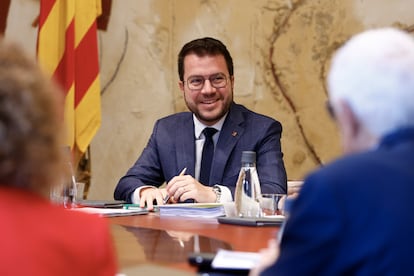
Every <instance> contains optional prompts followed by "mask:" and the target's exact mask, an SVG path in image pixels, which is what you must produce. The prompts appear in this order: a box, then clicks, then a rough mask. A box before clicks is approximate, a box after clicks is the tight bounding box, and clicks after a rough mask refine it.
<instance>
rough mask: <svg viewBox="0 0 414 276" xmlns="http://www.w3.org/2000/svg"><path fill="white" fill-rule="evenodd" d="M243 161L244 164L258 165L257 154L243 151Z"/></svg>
mask: <svg viewBox="0 0 414 276" xmlns="http://www.w3.org/2000/svg"><path fill="white" fill-rule="evenodd" d="M241 161H242V163H256V152H254V151H243V152H242V158H241Z"/></svg>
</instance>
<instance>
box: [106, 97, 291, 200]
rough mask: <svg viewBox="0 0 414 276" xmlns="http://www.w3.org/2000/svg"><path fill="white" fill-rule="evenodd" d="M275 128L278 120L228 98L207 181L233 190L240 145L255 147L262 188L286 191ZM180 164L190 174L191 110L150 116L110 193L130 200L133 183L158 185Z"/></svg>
mask: <svg viewBox="0 0 414 276" xmlns="http://www.w3.org/2000/svg"><path fill="white" fill-rule="evenodd" d="M281 133H282V126H281V124H280V123H279V122H278V121H276V120H274V119H272V118H269V117H266V116H263V115H260V114H257V113H254V112H252V111H250V110H248V109H246V108H245V107H244V106H241V105H238V104H234V103H233V104H232V105H231V107H230V111H229V114H228V116H227V118H226V120H225V122H224V124H223V127H222V129H221V132H220V136H219V139H218V141H217V145H216V148H215V152H214V158H213V164H212V167H211V175H210V183H209V185H214V184H220V185H225V186H227V187H229V188H230V190H231V191H232V194H233V196H234V189H235V186H236V182H237V177H238V174H239V170H240V166H241V155H242V151H255V152H256V156H257V157H256V159H257V163H256V165H257V170H258V174H259V179H260V182H261V188H262V192H265V193H286V171H285V167H284V163H283V154H282V151H281V145H280V137H281ZM185 167H186V168H187V172H186V174H190V175H192V176H194V171H195V134H194V123H193V115H192V113H191V112H182V113H178V114H174V115H171V116H168V117H165V118H163V119H160V120H158V121H157V122H156V124H155V126H154V130H153V133H152V135H151V138H150V140H149V142H148V145H147V146H146V148H145V149H144V150H143V152H142V154H141V156H140V157H139V159H138V160H137V161H136V162H135V164H134V166H133V167H132V168H130V169H129V170H128V172H127V173H126V175H125V176H124V177H122V178H121V179H120V181H119V183H118V185H117V187H116V188H115V192H114V197H115V199H122V200H127V201H130V200H131V195H132V193H133V192H134V190H135V189H136V188H138V187H140V186H143V185H153V186H157V187H159V186H161V185H162V184H163V183H164V182H165V181H167V182H168V181H169V180H170V179H171V178H173V177H174V176H176V175H177V174H178V173H179V172H180V171H181V170H182V169H183V168H185Z"/></svg>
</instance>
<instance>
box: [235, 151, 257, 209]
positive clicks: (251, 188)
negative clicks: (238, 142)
mask: <svg viewBox="0 0 414 276" xmlns="http://www.w3.org/2000/svg"><path fill="white" fill-rule="evenodd" d="M260 195H261V191H260V182H259V176H258V174H257V170H256V152H254V151H243V152H242V158H241V169H240V173H239V178H238V180H237V184H236V191H235V207H236V214H237V215H238V216H240V217H260V215H261V212H260V206H259V201H258V198H259V196H260Z"/></svg>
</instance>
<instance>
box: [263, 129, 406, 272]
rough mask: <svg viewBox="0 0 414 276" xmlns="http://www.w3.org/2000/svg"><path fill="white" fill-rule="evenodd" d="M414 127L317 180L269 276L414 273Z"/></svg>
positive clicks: (299, 203) (308, 184)
mask: <svg viewBox="0 0 414 276" xmlns="http://www.w3.org/2000/svg"><path fill="white" fill-rule="evenodd" d="M413 197H414V129H405V130H401V131H398V132H395V133H393V134H391V135H389V136H387V137H385V139H383V140H382V142H381V144H380V146H379V147H378V148H377V149H374V150H371V151H367V152H365V153H361V154H356V155H351V156H347V157H344V158H342V159H340V160H338V161H336V162H334V163H332V164H331V165H328V166H326V167H325V168H322V169H321V170H320V171H318V172H316V173H313V174H312V175H310V176H309V177H308V178H307V179H306V180H305V183H304V185H303V188H302V191H301V193H300V195H299V197H298V198H297V200H296V201H295V202H293V204H292V209H291V213H290V218H289V219H288V221H287V223H286V227H285V232H284V234H283V237H282V242H281V255H280V257H279V259H278V261H277V262H276V263H275V264H274V265H273V266H272V267H271V268H269V269H268V270H267V271H265V273H263V275H414V262H413V248H414V215H413V211H414V198H413Z"/></svg>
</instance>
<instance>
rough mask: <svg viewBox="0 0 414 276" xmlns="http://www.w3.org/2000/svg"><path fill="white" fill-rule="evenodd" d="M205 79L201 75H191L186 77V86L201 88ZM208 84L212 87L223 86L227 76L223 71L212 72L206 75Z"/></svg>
mask: <svg viewBox="0 0 414 276" xmlns="http://www.w3.org/2000/svg"><path fill="white" fill-rule="evenodd" d="M206 80H207V79H205V78H204V77H203V76H191V77H189V78H188V79H187V81H186V82H187V87H188V89H190V90H201V89H203V87H204V83H205V82H206ZM208 80H209V81H210V85H211V86H213V87H214V88H223V87H225V86H226V85H227V77H226V75H224V74H223V73H217V74H213V75H211V76H209V77H208Z"/></svg>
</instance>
